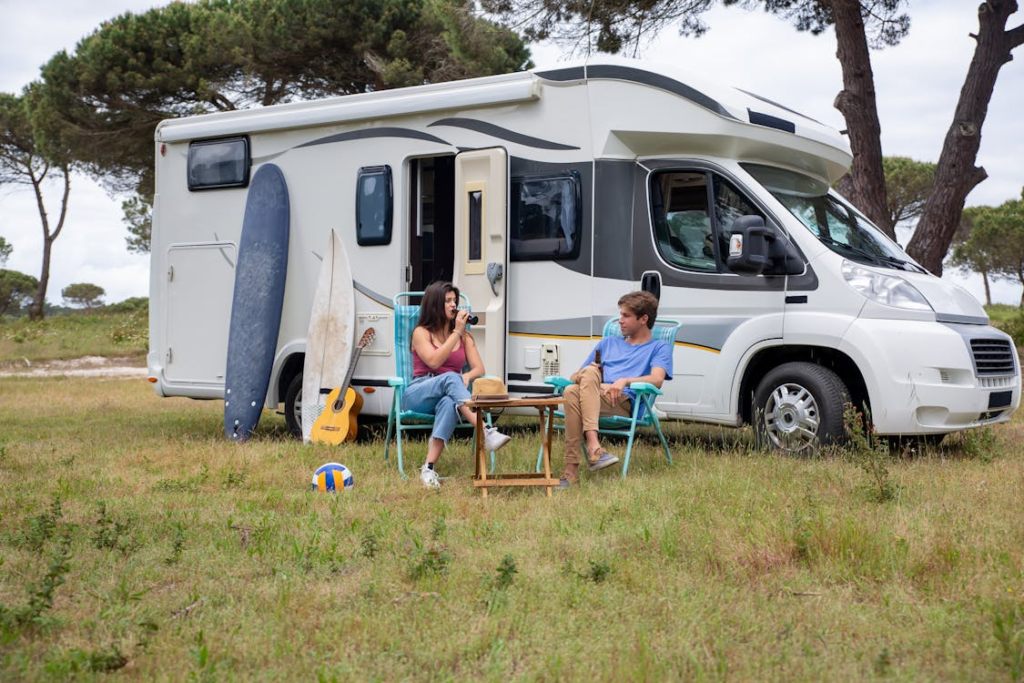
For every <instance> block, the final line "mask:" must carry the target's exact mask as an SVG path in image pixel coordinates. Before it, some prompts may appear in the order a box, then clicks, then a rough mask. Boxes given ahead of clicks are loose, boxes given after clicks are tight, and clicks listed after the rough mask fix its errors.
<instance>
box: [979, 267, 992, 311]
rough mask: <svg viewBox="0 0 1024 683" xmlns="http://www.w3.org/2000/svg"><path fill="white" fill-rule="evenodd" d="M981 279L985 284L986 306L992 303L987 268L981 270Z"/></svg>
mask: <svg viewBox="0 0 1024 683" xmlns="http://www.w3.org/2000/svg"><path fill="white" fill-rule="evenodd" d="M981 281H982V282H983V283H984V284H985V305H986V306H991V305H992V289H991V288H990V286H989V283H988V271H987V270H983V271H981Z"/></svg>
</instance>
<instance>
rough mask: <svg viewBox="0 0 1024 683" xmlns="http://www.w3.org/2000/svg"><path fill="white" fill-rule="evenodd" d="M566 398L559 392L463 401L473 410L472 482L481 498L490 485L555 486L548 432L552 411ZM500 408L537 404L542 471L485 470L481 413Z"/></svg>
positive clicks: (533, 405)
mask: <svg viewBox="0 0 1024 683" xmlns="http://www.w3.org/2000/svg"><path fill="white" fill-rule="evenodd" d="M564 401H565V399H564V398H563V397H561V396H551V397H546V398H507V399H499V400H490V399H477V400H469V401H466V402H465V404H466V405H467V406H469V407H470V408H473V409H475V410H476V445H475V450H476V474H475V475H474V476H473V486H475V487H477V488H479V489H480V492H481V494H482V495H483V497H484V498H486V497H487V489H488V488H490V487H492V486H545V487H547V492H548V495H549V496H550V495H551V487H552V486H558V479H554V478H552V476H551V433H552V431H554V427H553V423H554V420H553V417H554V415H553V413H554V411H555V408H557V407H558V406H560V405H562V403H563V402H564ZM499 408H536V409H537V414H538V416H539V418H540V435H541V444H542V448H543V457H542V458H541V461H542V463H543V472H516V473H507V474H498V473H494V474H487V461H486V457H487V456H486V451H485V450H484V448H485V447H484V413H485V412H490V411H492V410H497V409H499Z"/></svg>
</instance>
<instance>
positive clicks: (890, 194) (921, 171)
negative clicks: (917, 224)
mask: <svg viewBox="0 0 1024 683" xmlns="http://www.w3.org/2000/svg"><path fill="white" fill-rule="evenodd" d="M882 170H883V172H884V173H885V193H886V197H887V201H888V207H889V212H888V216H887V219H888V220H887V221H886V223H885V224H883V225H879V226H878V227H880V228H882V229H883V230H885V231H886V233H887V234H888V235H889V236H890V237H892V238H893V239H895V238H896V225H897V224H899V223H902V222H904V221H913V220H916V219H918V218H920V217H921V212H923V211H924V204H925V202H926V201H928V196H929V195H930V194H931V191H932V184H933V183H934V182H935V164H933V163H931V162H927V161H915V160H914V159H911V158H909V157H883V158H882Z"/></svg>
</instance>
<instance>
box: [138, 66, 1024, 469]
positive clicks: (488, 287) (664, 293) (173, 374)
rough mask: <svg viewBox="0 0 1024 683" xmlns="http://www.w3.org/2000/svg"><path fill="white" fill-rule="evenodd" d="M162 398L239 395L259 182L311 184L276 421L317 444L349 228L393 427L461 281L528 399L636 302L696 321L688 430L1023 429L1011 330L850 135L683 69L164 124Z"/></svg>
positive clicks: (437, 91) (668, 398)
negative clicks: (885, 218) (241, 320)
mask: <svg viewBox="0 0 1024 683" xmlns="http://www.w3.org/2000/svg"><path fill="white" fill-rule="evenodd" d="M155 137H156V140H155V146H156V200H155V205H154V214H153V239H152V270H151V288H150V352H149V356H148V365H149V374H150V381H151V382H152V383H153V387H154V389H155V390H156V392H157V394H158V395H160V396H187V397H191V398H198V399H223V397H224V380H225V378H224V374H225V356H226V352H227V345H228V331H229V321H230V319H231V305H232V292H233V283H234V263H235V259H236V256H237V245H238V240H239V235H240V231H241V226H242V218H243V213H244V209H245V203H246V188H247V185H248V183H249V179H250V177H251V176H252V174H253V173H254V172H255V170H256V169H258V168H259V167H260V166H261V165H263V164H267V163H271V162H272V163H273V164H275V165H277V166H278V167H279V168H280V169H281V170H282V171H283V174H284V177H285V179H286V182H287V186H288V194H289V201H290V235H289V240H288V259H287V275H286V283H285V293H284V303H283V310H282V315H281V323H280V332H279V336H278V340H277V351H276V357H275V361H274V365H273V370H272V372H271V375H270V377H269V391H268V394H267V401H266V408H267V409H272V410H283V411H284V414H285V416H286V419H287V421H288V424H289V427H290V428H291V429H292V430H293V431H295V432H298V430H299V425H300V424H301V420H300V419H299V416H300V415H301V386H302V369H303V353H304V349H305V345H306V336H307V328H308V324H309V320H310V308H311V305H312V301H313V296H314V291H315V289H316V284H317V276H318V272H319V269H320V265H321V262H322V260H323V258H324V254H325V251H326V249H327V248H328V241H329V236H330V232H331V230H334V231H336V232H337V233H338V234H339V235H340V237H341V240H342V242H343V245H344V249H345V250H346V253H347V256H348V260H349V262H350V263H351V269H352V273H353V281H354V282H353V284H354V288H355V295H354V297H355V302H356V313H355V320H356V328H357V329H356V330H355V338H356V339H358V338H359V337H360V335H361V334H362V332H363V331H364V330H365V329H366V328H369V327H373V328H374V329H375V331H376V336H375V340H374V341H373V343H372V344H371V345H369V346H368V347H366V348H365V349H364V350H363V351H362V354H361V356H360V357H359V360H358V363H357V366H356V368H355V372H354V376H353V379H352V385H353V387H354V388H355V389H356V390H357V391H358V392H360V395H361V396H362V398H363V408H362V414H363V415H367V414H368V415H380V416H384V415H387V413H388V410H389V408H390V404H391V398H392V395H391V389H390V388H389V386H388V381H387V380H388V378H389V377H392V376H393V375H394V373H395V357H394V348H393V346H394V339H393V326H392V322H393V321H392V297H393V296H394V295H395V294H396V293H399V292H405V291H417V290H422V289H423V288H424V287H425V286H426V285H427V284H429V283H430V282H432V281H434V280H452V281H454V282H455V283H456V284H457V285H458V286H459V287H460V288H461V290H462V292H463V293H464V294H466V295H467V297H468V300H469V301H470V304H471V306H472V311H473V313H474V314H475V315H477V316H478V317H479V323H478V324H477V325H475V326H474V327H473V332H474V336H475V337H476V339H477V342H478V346H479V347H480V348H481V350H482V354H483V357H484V362H485V365H486V367H487V370H488V372H489V373H490V374H493V375H497V376H500V377H501V378H502V379H504V381H505V383H506V385H507V386H508V388H509V390H510V391H511V392H512V393H513V394H518V395H524V394H525V395H535V394H541V393H545V392H550V391H551V387H550V386H548V385H547V384H545V382H544V379H545V377H546V376H549V375H557V374H568V373H570V372H572V370H574V369H575V368H577V367H578V366H579V365H580V364H581V362H582V361H583V359H584V358H585V356H586V354H587V352H588V351H589V349H590V348H591V347H592V346H593V344H594V342H595V339H596V338H597V337H599V336H600V334H601V331H602V327H603V325H604V323H605V322H606V321H607V320H608V319H609V318H612V317H616V316H617V315H618V309H617V306H616V301H617V300H618V298H619V296H621V295H622V294H623V293H625V292H628V291H631V290H636V289H644V290H647V291H650V292H652V293H653V294H654V295H655V296H657V297H658V298H659V300H660V310H659V317H661V318H669V319H673V320H678V321H679V322H680V323H681V326H680V328H679V331H678V335H677V337H676V340H675V346H674V354H675V355H674V365H675V373H674V377H673V379H672V380H671V381H669V382H666V383H665V385H664V387H663V389H664V392H665V393H664V395H663V396H661V397H660V398H659V399H658V402H657V408H658V410H659V411H660V413H662V414H664V416H665V417H667V418H669V419H679V420H690V421H695V422H703V423H710V424H716V425H727V426H740V425H743V424H750V423H756V426H757V427H758V429H759V431H760V433H762V434H763V435H764V436H766V437H767V439H768V440H769V441H770V443H771V444H773V445H774V446H775V447H777V448H780V449H784V450H788V451H800V450H803V449H807V448H813V447H814V446H815V445H816V444H818V443H819V442H823V441H827V440H830V439H832V438H835V437H837V436H839V435H841V433H842V420H843V415H842V413H843V404H844V402H845V400H847V398H848V399H850V400H852V401H853V403H854V404H856V405H858V406H863V407H866V408H867V410H868V411H869V415H870V418H871V420H872V424H873V427H874V429H875V430H877V433H879V434H881V435H893V436H899V435H902V436H917V437H924V438H929V439H932V438H941V435H943V434H946V433H949V432H952V431H955V430H960V429H965V428H971V427H979V426H982V425H988V424H993V423H998V422H1005V421H1007V420H1009V419H1010V416H1011V414H1012V413H1013V412H1014V411H1015V410H1016V409H1017V407H1018V405H1019V403H1020V387H1021V382H1020V376H1019V366H1018V359H1017V354H1016V351H1015V348H1014V346H1013V344H1012V342H1011V340H1010V338H1009V337H1008V336H1007V335H1005V334H1003V333H1002V332H1000V331H998V330H996V329H994V328H992V327H991V326H989V321H988V318H987V316H986V314H985V311H984V309H983V308H982V307H981V306H980V305H979V304H978V302H977V301H976V300H975V299H974V298H973V297H972V296H971V295H970V294H968V293H967V292H966V291H965V290H963V289H961V288H959V287H957V286H954V285H953V284H950V283H949V282H946V281H943V280H940V279H938V278H936V277H934V276H932V275H930V274H929V273H927V272H926V271H925V270H924V269H923V268H921V267H920V266H919V265H918V264H916V263H915V262H914V261H913V260H912V259H911V258H910V257H909V256H907V254H906V253H904V251H903V250H902V249H901V248H900V246H899V245H898V244H896V243H894V242H893V241H891V240H890V239H888V238H887V237H886V236H885V235H884V234H883V233H882V232H881V231H879V230H878V229H877V228H876V227H874V226H873V225H872V224H871V223H870V222H869V221H868V220H867V219H866V218H865V217H864V216H863V214H861V213H860V212H859V211H858V210H857V209H855V208H854V207H853V206H851V205H850V204H849V203H848V202H847V201H846V200H844V199H843V198H842V197H841V196H839V195H838V194H836V193H835V192H834V191H833V190H832V189H831V186H832V185H833V184H834V183H835V181H836V180H837V179H838V178H839V177H840V176H842V175H843V173H844V172H845V171H846V169H847V168H848V166H849V164H850V161H851V155H850V151H849V145H848V143H847V141H846V139H845V138H843V137H842V136H841V135H840V134H839V133H838V132H837V131H835V130H832V129H830V128H828V127H827V126H824V125H822V124H820V123H818V122H816V121H815V120H813V119H811V118H808V117H807V116H803V115H801V114H798V113H796V112H794V111H792V110H791V109H788V108H786V107H785V106H783V105H781V104H777V103H775V102H772V101H769V100H766V99H764V98H761V97H758V96H757V95H754V94H751V93H747V92H744V91H740V90H736V89H732V88H729V87H726V86H723V85H721V84H718V83H710V82H705V81H703V80H701V79H699V78H696V77H694V76H692V75H690V74H688V73H687V72H685V71H682V70H679V69H677V68H675V67H673V66H666V65H654V64H650V63H646V62H637V61H629V60H618V59H609V60H606V61H601V62H590V63H586V64H572V65H566V66H563V67H559V68H554V69H546V70H544V69H539V70H534V71H526V72H521V73H513V74H507V75H502V76H494V77H487V78H477V79H472V80H465V81H459V82H451V83H438V84H432V85H424V86H419V87H413V88H403V89H396V90H388V91H384V92H373V93H366V94H360V95H351V96H347V97H339V98H332V99H325V100H320V101H314V102H296V103H289V104H283V105H276V106H271V107H266V108H261V109H253V110H247V111H233V112H224V113H216V114H208V115H202V116H194V117H188V118H181V119H174V120H168V121H164V122H162V123H161V124H160V125H159V126H158V127H157V129H156V136H155Z"/></svg>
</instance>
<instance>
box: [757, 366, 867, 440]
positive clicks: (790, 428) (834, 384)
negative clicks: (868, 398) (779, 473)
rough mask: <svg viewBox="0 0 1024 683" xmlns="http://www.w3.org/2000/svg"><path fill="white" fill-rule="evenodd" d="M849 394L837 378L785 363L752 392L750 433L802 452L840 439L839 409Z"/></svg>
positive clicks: (827, 372)
mask: <svg viewBox="0 0 1024 683" xmlns="http://www.w3.org/2000/svg"><path fill="white" fill-rule="evenodd" d="M849 402H850V393H849V392H848V391H847V389H846V385H845V384H843V380H841V379H839V376H838V375H837V374H836V373H834V372H832V371H831V370H829V369H828V368H824V367H822V366H820V365H815V364H814V363H785V364H783V365H780V366H779V367H777V368H775V369H774V370H772V371H771V372H769V373H768V374H767V375H765V376H764V379H762V380H761V382H760V383H759V384H758V385H757V390H756V391H755V392H754V432H755V434H756V435H757V438H758V442H759V443H760V444H763V445H765V446H770V447H771V448H775V449H777V450H780V451H783V452H787V453H794V454H797V453H799V454H801V455H802V454H805V453H810V452H813V451H814V449H816V448H818V447H819V446H826V445H829V444H833V443H840V442H842V441H843V440H844V437H845V435H844V432H843V409H844V407H845V405H846V404H847V403H849Z"/></svg>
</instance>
